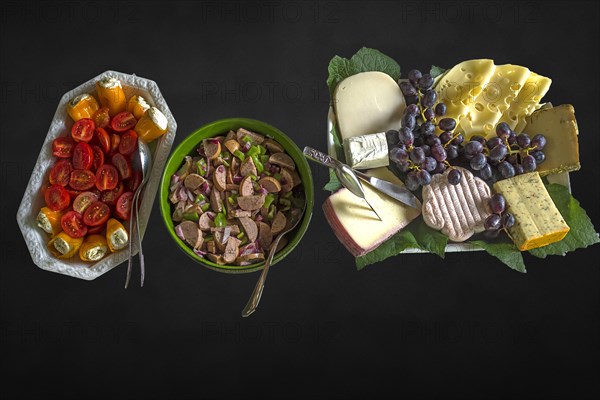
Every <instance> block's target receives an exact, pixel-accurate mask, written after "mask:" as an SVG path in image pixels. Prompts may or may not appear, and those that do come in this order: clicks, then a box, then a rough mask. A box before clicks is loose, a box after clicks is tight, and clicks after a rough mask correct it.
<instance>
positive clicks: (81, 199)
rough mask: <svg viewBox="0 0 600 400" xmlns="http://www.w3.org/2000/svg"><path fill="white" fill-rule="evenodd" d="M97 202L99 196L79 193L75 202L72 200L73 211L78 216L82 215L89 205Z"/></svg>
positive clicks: (91, 193) (92, 193) (90, 193)
mask: <svg viewBox="0 0 600 400" xmlns="http://www.w3.org/2000/svg"><path fill="white" fill-rule="evenodd" d="M98 200H99V196H98V195H97V194H96V193H94V192H83V193H80V194H79V195H78V196H77V197H75V200H73V210H74V211H77V212H78V213H79V214H83V212H84V211H85V209H86V208H88V207H89V206H90V204H92V203H94V202H96V201H98Z"/></svg>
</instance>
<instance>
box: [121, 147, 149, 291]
mask: <svg viewBox="0 0 600 400" xmlns="http://www.w3.org/2000/svg"><path fill="white" fill-rule="evenodd" d="M133 162H134V163H135V166H137V167H139V168H140V169H141V171H142V182H141V183H140V186H138V188H137V189H136V191H135V193H134V195H133V200H132V201H133V202H132V204H131V215H130V217H129V262H128V263H127V278H126V280H125V288H127V286H128V285H129V279H130V278H131V266H132V264H133V237H134V235H133V233H134V232H133V219H134V217H135V234H136V235H137V240H138V249H139V257H140V286H144V276H145V272H146V271H145V265H144V253H143V252H142V235H141V233H140V218H139V211H140V208H139V197H140V193H141V192H142V189H143V188H144V185H145V184H146V182H148V178H150V167H151V165H152V153H151V152H150V148H149V147H148V145H147V144H146V142H144V141H143V140H141V139H138V156H137V157H133Z"/></svg>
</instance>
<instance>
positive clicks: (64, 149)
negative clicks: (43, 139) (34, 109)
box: [52, 136, 75, 158]
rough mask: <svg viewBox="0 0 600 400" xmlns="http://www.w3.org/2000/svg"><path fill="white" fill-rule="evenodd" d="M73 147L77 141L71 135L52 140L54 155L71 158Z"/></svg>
mask: <svg viewBox="0 0 600 400" xmlns="http://www.w3.org/2000/svg"><path fill="white" fill-rule="evenodd" d="M73 147H75V142H74V141H73V139H72V138H71V137H69V136H61V137H58V138H56V139H54V140H53V141H52V155H54V156H56V157H60V158H71V157H72V156H73Z"/></svg>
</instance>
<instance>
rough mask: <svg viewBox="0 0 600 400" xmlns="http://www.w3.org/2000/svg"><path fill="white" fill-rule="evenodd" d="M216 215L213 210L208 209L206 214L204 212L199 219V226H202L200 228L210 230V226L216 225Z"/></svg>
mask: <svg viewBox="0 0 600 400" xmlns="http://www.w3.org/2000/svg"><path fill="white" fill-rule="evenodd" d="M216 216H217V214H215V213H214V212H212V211H207V212H205V213H204V214H202V215H201V216H200V219H199V220H198V226H199V227H200V230H202V231H210V228H211V227H213V226H215V223H214V222H213V220H214V219H215V217H216Z"/></svg>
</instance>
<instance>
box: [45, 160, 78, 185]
mask: <svg viewBox="0 0 600 400" xmlns="http://www.w3.org/2000/svg"><path fill="white" fill-rule="evenodd" d="M72 171H73V166H72V165H71V160H66V159H61V160H59V161H57V162H56V164H54V166H53V167H52V169H51V170H50V176H49V177H48V180H49V181H50V184H52V185H60V186H67V185H68V184H69V180H70V179H71V172H72Z"/></svg>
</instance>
